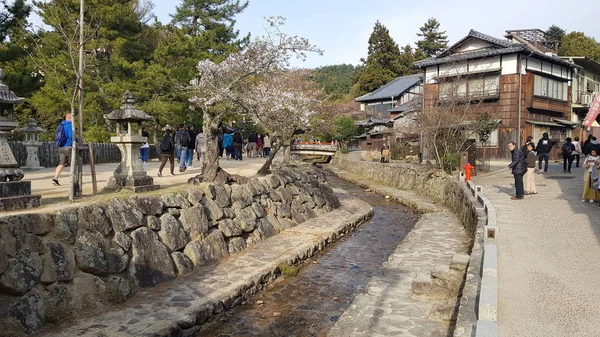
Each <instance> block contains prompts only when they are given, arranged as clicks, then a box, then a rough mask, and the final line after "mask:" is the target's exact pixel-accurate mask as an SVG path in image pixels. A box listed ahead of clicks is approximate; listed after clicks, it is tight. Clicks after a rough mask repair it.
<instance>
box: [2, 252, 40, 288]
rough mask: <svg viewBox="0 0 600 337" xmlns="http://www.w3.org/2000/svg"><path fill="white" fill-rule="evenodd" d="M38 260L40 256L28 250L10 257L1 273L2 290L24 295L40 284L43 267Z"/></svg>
mask: <svg viewBox="0 0 600 337" xmlns="http://www.w3.org/2000/svg"><path fill="white" fill-rule="evenodd" d="M37 260H40V256H39V255H38V254H37V253H30V252H29V251H27V250H25V251H21V252H20V253H18V254H17V256H16V257H14V258H13V259H9V260H8V266H7V267H6V270H4V273H2V275H0V290H1V291H2V292H5V293H8V294H13V295H23V294H25V293H26V292H27V291H28V290H29V289H31V288H33V286H35V285H36V284H38V282H39V281H40V276H41V274H42V267H41V266H39V265H38V262H37ZM40 264H41V263H40Z"/></svg>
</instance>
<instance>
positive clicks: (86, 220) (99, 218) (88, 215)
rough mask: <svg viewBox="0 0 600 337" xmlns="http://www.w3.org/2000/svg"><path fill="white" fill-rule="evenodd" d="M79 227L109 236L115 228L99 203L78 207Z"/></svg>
mask: <svg viewBox="0 0 600 337" xmlns="http://www.w3.org/2000/svg"><path fill="white" fill-rule="evenodd" d="M77 228H78V230H82V229H85V230H87V231H94V232H98V233H101V234H102V235H104V236H105V237H106V236H109V235H110V234H111V233H112V231H113V229H112V226H111V224H110V220H109V218H108V216H107V215H106V211H105V210H104V209H103V208H102V207H100V206H98V205H90V206H82V207H79V208H78V209H77Z"/></svg>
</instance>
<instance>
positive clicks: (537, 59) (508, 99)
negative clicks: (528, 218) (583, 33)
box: [414, 30, 578, 158]
mask: <svg viewBox="0 0 600 337" xmlns="http://www.w3.org/2000/svg"><path fill="white" fill-rule="evenodd" d="M414 66H415V67H416V68H419V69H421V70H423V71H424V90H423V91H424V109H437V108H438V107H443V106H444V105H446V104H448V102H449V101H448V99H449V98H450V96H452V98H454V100H453V103H452V104H456V98H457V97H458V98H459V99H460V104H462V105H463V108H465V109H472V110H473V112H474V113H473V115H476V114H477V112H478V111H485V112H486V113H488V114H490V115H491V116H492V117H493V118H494V119H496V120H498V123H499V127H498V129H497V130H496V131H494V132H493V133H492V135H491V137H490V140H489V142H488V144H487V147H488V151H487V153H488V155H489V154H491V156H492V157H493V158H507V157H508V151H507V150H506V147H507V145H508V143H509V142H511V141H514V142H517V143H518V144H522V143H523V142H524V141H525V139H526V138H527V136H533V137H534V139H536V140H537V139H539V138H541V136H542V134H543V133H544V132H548V133H549V134H550V138H551V139H552V141H553V143H554V144H555V148H557V149H558V148H560V145H561V144H562V141H564V139H565V138H566V137H567V135H568V134H569V132H570V130H571V129H573V127H574V123H573V122H572V121H571V104H570V102H571V95H572V93H571V81H572V79H573V70H574V69H575V68H577V67H578V66H577V65H574V64H572V63H569V62H567V61H565V60H561V59H560V58H558V57H556V56H555V55H553V54H550V53H547V54H544V53H541V52H540V51H539V50H537V49H535V48H532V47H531V46H529V45H528V44H527V43H521V42H519V41H517V40H513V41H508V40H503V39H498V38H495V37H492V36H489V35H486V34H482V33H480V32H477V31H475V30H471V31H470V32H469V34H468V35H467V36H465V37H464V38H462V39H461V40H460V41H458V42H457V43H455V44H454V45H452V46H451V47H450V48H448V49H447V50H446V51H444V52H443V53H441V54H440V55H438V56H435V57H433V58H430V59H426V60H423V61H419V62H416V63H415V64H414ZM448 92H451V94H448ZM472 137H473V139H475V138H477V137H476V136H475V135H473V136H472ZM476 143H477V145H478V146H481V144H480V143H479V142H476ZM490 148H491V150H489V149H490Z"/></svg>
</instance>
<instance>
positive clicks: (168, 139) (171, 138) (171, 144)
mask: <svg viewBox="0 0 600 337" xmlns="http://www.w3.org/2000/svg"><path fill="white" fill-rule="evenodd" d="M163 130H164V132H165V133H164V135H163V138H162V139H161V141H160V145H159V150H160V167H159V168H158V176H159V177H162V170H163V169H164V167H165V165H166V164H167V161H169V163H170V164H171V170H170V171H171V176H174V175H175V172H174V171H175V158H177V162H178V163H179V172H185V171H186V170H187V169H188V168H192V167H193V166H192V164H193V159H194V151H196V153H197V159H198V161H200V159H201V156H202V153H204V151H205V150H206V149H205V146H204V134H203V133H196V131H195V130H194V126H193V125H188V126H186V125H184V124H179V126H178V127H177V129H176V130H173V129H172V128H171V127H169V126H166V127H165V128H164V129H163Z"/></svg>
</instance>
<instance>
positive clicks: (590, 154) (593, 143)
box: [508, 133, 600, 202]
mask: <svg viewBox="0 0 600 337" xmlns="http://www.w3.org/2000/svg"><path fill="white" fill-rule="evenodd" d="M552 148H553V144H552V141H551V140H550V138H549V136H548V133H544V134H543V135H542V138H541V139H540V140H539V141H538V143H537V146H536V145H535V143H534V142H533V137H531V136H529V137H527V141H526V142H525V144H524V145H523V147H522V148H521V149H518V148H517V145H516V144H515V143H514V142H511V143H509V145H508V149H509V150H510V151H511V153H512V161H511V163H510V164H509V165H508V167H509V168H510V169H511V171H512V174H513V176H514V179H515V189H516V195H515V196H514V197H512V198H511V199H513V200H520V199H523V198H524V196H525V195H535V194H537V189H536V186H535V178H534V177H535V174H544V175H545V174H547V173H548V161H549V159H550V152H551V151H552ZM582 154H583V155H584V156H585V157H584V160H583V167H584V169H585V170H584V186H583V195H582V201H584V202H585V201H589V202H594V201H599V200H600V178H599V176H598V169H600V156H599V155H600V144H599V143H598V141H597V139H596V137H594V136H592V135H590V136H588V139H587V140H586V141H585V142H584V144H583V146H582V145H581V143H580V142H579V137H575V139H574V140H573V139H571V138H570V137H567V138H566V139H565V143H564V144H563V145H562V147H561V156H562V159H563V173H571V168H572V165H573V162H575V167H579V164H580V161H581V155H582ZM536 161H537V164H538V165H537V170H536ZM542 163H543V164H544V165H543V170H542ZM524 175H526V176H527V179H526V182H525V186H523V176H524Z"/></svg>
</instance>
